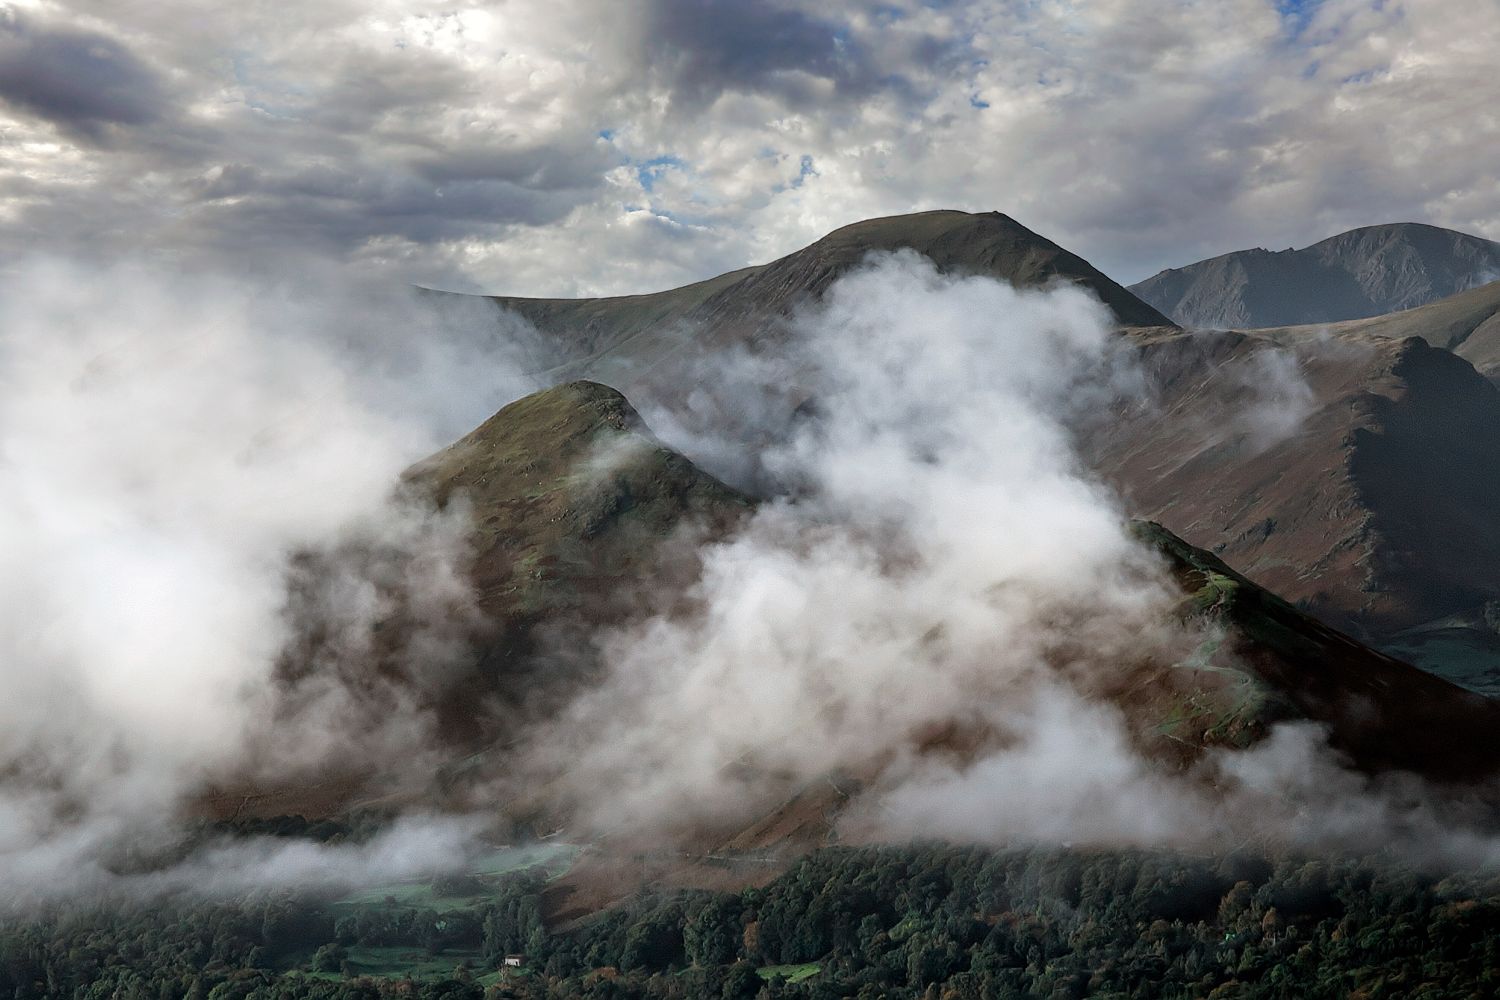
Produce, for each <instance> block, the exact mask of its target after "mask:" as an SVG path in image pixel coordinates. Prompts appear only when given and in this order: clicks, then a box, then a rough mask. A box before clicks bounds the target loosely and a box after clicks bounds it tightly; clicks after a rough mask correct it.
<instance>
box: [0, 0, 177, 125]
mask: <svg viewBox="0 0 1500 1000" xmlns="http://www.w3.org/2000/svg"><path fill="white" fill-rule="evenodd" d="M0 100H3V101H5V102H7V103H9V104H11V105H14V106H16V107H19V108H22V109H25V110H26V111H29V112H31V113H32V114H36V115H40V116H41V117H43V118H45V119H47V120H48V121H50V122H52V123H53V124H54V125H56V126H58V127H59V128H61V129H64V130H66V131H68V132H71V133H74V134H78V135H83V136H89V137H97V136H98V135H99V134H100V133H101V130H102V129H103V128H104V127H105V126H109V125H137V126H138V125H149V124H151V123H153V122H156V121H158V120H160V119H161V118H162V117H163V116H164V115H166V114H167V112H168V109H169V106H170V103H171V101H170V97H169V96H168V92H167V88H166V87H165V86H164V84H163V82H162V79H161V77H160V76H159V75H158V74H157V72H156V71H155V70H153V69H152V68H151V67H150V66H148V65H147V64H146V63H145V62H144V61H143V60H141V59H140V58H138V57H137V56H136V55H135V54H134V53H132V52H131V51H130V49H128V48H126V47H125V46H124V45H123V44H121V43H120V42H119V41H118V40H117V39H114V38H111V37H110V36H108V35H105V34H101V33H99V32H92V31H83V30H78V29H73V28H67V27H54V26H49V25H46V24H38V23H35V22H33V21H32V20H30V19H29V18H25V17H22V16H21V15H20V14H19V13H16V12H0Z"/></svg>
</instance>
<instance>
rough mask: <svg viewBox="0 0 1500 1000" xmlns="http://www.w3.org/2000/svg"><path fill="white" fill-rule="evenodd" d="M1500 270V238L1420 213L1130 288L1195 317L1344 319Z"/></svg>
mask: <svg viewBox="0 0 1500 1000" xmlns="http://www.w3.org/2000/svg"><path fill="white" fill-rule="evenodd" d="M1496 279H1500V243H1495V242H1493V241H1491V240H1486V239H1481V238H1480V237H1477V236H1470V235H1468V234H1466V233H1459V232H1454V231H1452V230H1449V229H1439V228H1437V227H1435V226H1425V225H1419V224H1416V223H1409V222H1403V223H1392V224H1389V225H1381V226H1367V227H1364V228H1361V229H1353V230H1350V231H1349V232H1347V233H1340V234H1339V235H1337V236H1333V237H1330V238H1328V239H1326V240H1323V241H1322V242H1320V243H1314V244H1313V245H1312V246H1309V247H1304V248H1303V249H1301V250H1295V249H1287V250H1282V251H1270V250H1264V249H1255V250H1240V251H1236V252H1234V253H1228V254H1224V255H1222V256H1219V257H1213V258H1210V259H1208V260H1201V261H1198V262H1197V263H1195V264H1188V265H1187V266H1185V267H1178V268H1171V269H1169V270H1166V271H1162V272H1161V273H1160V274H1157V275H1155V276H1153V277H1151V278H1147V279H1146V280H1145V281H1142V282H1140V283H1138V284H1135V285H1131V286H1130V291H1132V292H1134V293H1135V294H1136V295H1137V296H1138V297H1140V298H1141V299H1143V300H1144V301H1146V302H1148V303H1150V304H1151V305H1152V306H1154V307H1156V308H1157V309H1158V310H1160V311H1161V312H1162V313H1164V314H1166V315H1167V316H1170V317H1171V318H1172V319H1173V320H1175V321H1176V322H1178V323H1180V324H1182V325H1183V326H1186V327H1193V328H1198V329H1220V330H1241V329H1254V328H1260V327H1277V326H1294V325H1301V324H1307V323H1335V322H1340V321H1343V320H1351V319H1363V318H1366V317H1370V316H1378V315H1381V314H1383V313H1389V312H1396V311H1398V310H1403V309H1411V308H1415V307H1417V306H1422V305H1426V304H1427V303H1429V302H1434V301H1436V300H1438V299H1441V298H1445V297H1447V296H1449V295H1453V294H1456V293H1458V292H1462V291H1466V290H1468V289H1471V288H1476V287H1478V286H1480V285H1484V284H1487V283H1489V282H1492V281H1495V280H1496Z"/></svg>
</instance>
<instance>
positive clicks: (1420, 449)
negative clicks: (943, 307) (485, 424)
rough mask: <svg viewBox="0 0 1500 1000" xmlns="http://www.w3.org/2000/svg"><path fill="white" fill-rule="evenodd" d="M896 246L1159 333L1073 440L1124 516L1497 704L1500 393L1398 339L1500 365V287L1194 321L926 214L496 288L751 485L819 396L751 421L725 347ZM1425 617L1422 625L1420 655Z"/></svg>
mask: <svg viewBox="0 0 1500 1000" xmlns="http://www.w3.org/2000/svg"><path fill="white" fill-rule="evenodd" d="M1383 228H1389V227H1383ZM1428 228H1429V227H1415V228H1414V229H1413V227H1395V229H1396V231H1397V232H1408V231H1409V230H1410V231H1415V232H1419V233H1420V232H1425V231H1426V230H1427V229H1428ZM1361 232H1362V233H1364V235H1363V236H1361V237H1360V239H1351V240H1347V241H1343V242H1342V243H1340V242H1339V241H1331V242H1332V243H1335V244H1338V245H1339V246H1343V247H1344V248H1345V249H1346V250H1347V249H1348V248H1349V247H1358V246H1360V245H1362V243H1361V241H1362V240H1367V239H1374V235H1373V234H1374V233H1375V232H1378V230H1376V231H1369V232H1366V231H1361ZM1320 246H1322V245H1321V244H1320ZM900 247H907V248H910V249H913V250H916V251H918V252H924V253H931V254H934V255H936V259H937V261H938V263H939V264H940V265H941V266H943V267H946V268H949V269H953V270H963V271H969V272H975V273H989V274H994V275H997V276H999V277H1002V278H1005V279H1007V280H1016V281H1020V282H1022V283H1036V282H1038V281H1045V280H1049V276H1054V277H1055V276H1056V275H1059V274H1061V275H1065V276H1068V277H1069V280H1076V281H1079V282H1081V283H1083V284H1085V285H1086V287H1089V288H1091V289H1092V290H1094V291H1095V292H1096V293H1098V294H1100V295H1102V296H1106V301H1110V302H1112V303H1113V306H1112V307H1113V308H1114V310H1115V313H1116V315H1117V317H1119V318H1122V319H1126V320H1129V321H1131V322H1132V323H1137V324H1146V325H1131V326H1127V327H1125V333H1124V334H1123V338H1124V339H1123V343H1125V344H1127V345H1129V346H1130V347H1131V348H1132V349H1133V350H1135V351H1136V352H1138V361H1139V364H1140V366H1141V369H1142V371H1143V373H1144V375H1145V379H1144V382H1145V384H1146V390H1147V395H1148V396H1149V403H1148V404H1146V405H1144V406H1137V407H1134V408H1131V407H1126V408H1125V409H1124V410H1122V411H1120V412H1119V413H1115V412H1113V411H1112V412H1111V413H1110V414H1109V415H1108V419H1103V420H1099V421H1097V422H1096V423H1095V424H1093V425H1091V426H1089V427H1086V428H1082V429H1081V430H1080V435H1079V437H1080V446H1081V449H1082V451H1083V453H1084V455H1085V457H1086V458H1087V459H1088V462H1089V464H1090V465H1091V467H1092V468H1093V469H1094V470H1095V471H1096V472H1097V473H1098V474H1100V475H1101V476H1103V477H1104V478H1105V479H1107V480H1108V481H1110V482H1111V483H1112V484H1113V485H1114V486H1115V487H1116V488H1117V489H1118V490H1119V491H1120V492H1121V493H1122V494H1123V495H1124V497H1125V498H1126V500H1127V503H1128V505H1129V510H1130V511H1131V512H1132V513H1133V514H1135V515H1137V516H1140V517H1145V518H1150V519H1154V520H1157V521H1160V522H1161V523H1163V524H1165V525H1166V526H1167V527H1168V528H1170V529H1171V530H1173V531H1174V532H1176V533H1178V534H1179V535H1181V536H1182V537H1184V538H1186V539H1187V540H1188V541H1190V542H1192V543H1193V544H1195V545H1198V546H1200V547H1203V548H1207V549H1212V550H1213V551H1215V552H1217V553H1219V554H1221V555H1223V556H1224V558H1226V559H1228V560H1230V561H1231V562H1232V563H1233V564H1235V565H1237V566H1240V567H1242V568H1244V569H1245V570H1246V571H1247V572H1249V573H1250V574H1251V575H1253V576H1255V577H1257V578H1258V579H1262V580H1264V581H1265V582H1266V583H1267V584H1268V585H1269V586H1271V587H1272V589H1273V590H1275V591H1276V592H1278V593H1280V594H1282V595H1284V596H1285V597H1287V598H1288V599H1289V600H1292V601H1294V602H1297V603H1298V604H1299V605H1300V606H1302V607H1305V608H1307V609H1308V610H1309V611H1310V612H1311V613H1313V614H1315V615H1317V616H1318V617H1320V618H1322V619H1323V620H1325V621H1327V622H1328V623H1330V624H1331V625H1333V626H1334V627H1337V628H1340V629H1344V630H1347V631H1351V632H1352V633H1354V634H1356V635H1358V636H1360V637H1361V638H1362V639H1363V640H1365V641H1368V642H1371V643H1374V644H1376V645H1380V646H1389V647H1391V648H1393V649H1399V650H1400V651H1401V652H1402V654H1403V655H1408V656H1414V657H1416V658H1417V659H1418V660H1419V661H1420V662H1421V663H1422V664H1423V665H1424V666H1426V667H1430V668H1432V669H1436V670H1438V671H1440V672H1443V673H1444V674H1445V676H1449V677H1450V678H1454V679H1458V680H1461V681H1462V682H1463V683H1464V684H1466V685H1469V686H1471V687H1474V688H1476V689H1478V690H1484V691H1493V692H1497V693H1500V631H1497V630H1496V629H1495V628H1493V627H1491V626H1490V625H1489V624H1488V622H1489V621H1490V620H1495V621H1500V612H1495V611H1491V610H1487V609H1491V608H1500V604H1495V603H1494V602H1496V601H1500V583H1497V581H1500V452H1497V446H1496V445H1495V444H1493V443H1492V442H1497V441H1500V399H1497V397H1496V394H1495V392H1494V391H1492V390H1491V388H1490V387H1488V386H1487V385H1486V384H1485V380H1484V379H1483V378H1481V377H1479V376H1478V375H1477V374H1476V372H1475V370H1474V368H1473V367H1471V366H1470V365H1469V364H1468V363H1466V362H1465V361H1464V360H1462V359H1461V358H1458V357H1454V355H1453V354H1452V353H1449V352H1448V351H1446V350H1433V349H1428V348H1426V347H1425V346H1424V345H1423V344H1421V343H1419V342H1412V343H1406V344H1403V342H1402V340H1401V338H1407V337H1412V336H1419V337H1423V338H1424V339H1425V340H1427V341H1428V342H1429V343H1430V344H1431V345H1434V346H1435V347H1441V348H1451V349H1453V350H1454V351H1456V352H1457V353H1459V354H1461V355H1464V356H1465V357H1468V358H1470V359H1472V360H1473V361H1474V362H1475V363H1477V364H1480V365H1481V366H1488V365H1492V364H1500V325H1497V324H1500V320H1495V319H1494V317H1495V316H1496V315H1497V314H1500V285H1491V286H1485V287H1481V288H1477V289H1473V290H1470V291H1468V292H1464V293H1461V294H1459V295H1457V296H1453V297H1450V298H1449V299H1444V300H1442V301H1441V302H1437V303H1432V304H1429V305H1427V306H1423V307H1420V308H1418V309H1413V310H1409V311H1406V312H1402V313H1395V314H1391V315H1389V316H1382V317H1376V318H1372V319H1365V320H1357V321H1351V322H1349V323H1346V324H1342V325H1338V324H1335V325H1333V326H1329V327H1326V328H1325V327H1299V328H1294V329H1282V330H1266V331H1264V332H1259V333H1252V332H1239V333H1224V332H1214V331H1199V330H1191V329H1180V328H1176V327H1172V326H1169V325H1165V324H1164V323H1163V321H1162V317H1160V316H1159V315H1157V314H1154V313H1151V312H1150V311H1149V307H1144V306H1140V305H1139V304H1134V305H1133V304H1132V302H1133V300H1131V299H1130V298H1129V293H1128V292H1126V291H1125V290H1123V289H1121V288H1119V286H1117V285H1114V284H1113V283H1112V282H1109V281H1108V279H1107V278H1103V277H1102V276H1100V275H1098V272H1097V271H1095V270H1094V269H1093V268H1091V267H1090V266H1089V265H1087V264H1086V263H1084V262H1082V261H1080V260H1079V259H1078V258H1077V257H1075V256H1074V255H1072V254H1068V253H1067V252H1066V251H1063V250H1061V249H1060V248H1058V247H1056V246H1055V245H1054V244H1051V243H1049V242H1047V241H1045V240H1043V239H1041V237H1038V236H1036V235H1035V234H1031V233H1029V232H1027V231H1026V230H1024V229H1023V228H1021V227H1020V226H1018V225H1017V224H1016V223H1014V222H1013V221H1012V220H1010V219H1008V218H1006V217H1005V216H1002V215H996V214H989V215H967V214H965V213H961V212H929V213H922V214H919V215H914V216H898V217H894V218H889V219H876V220H871V221H870V222H867V223H858V224H856V225H853V226H849V227H845V228H844V229H841V230H839V231H837V232H835V233H833V234H830V235H829V236H828V237H826V238H825V239H823V240H820V241H818V242H817V243H815V244H813V245H812V246H811V247H808V248H807V249H806V250H803V251H799V252H798V253H796V254H792V255H791V256H789V257H787V258H784V259H783V260H780V261H777V262H775V263H773V264H769V265H765V266H763V267H758V268H751V269H747V270H743V271H736V272H732V273H730V274H726V275H723V276H721V277H719V278H715V279H711V280H709V281H706V282H702V283H700V284H698V285H693V286H688V287H687V288H684V289H678V290H676V291H673V292H664V293H659V294H656V295H645V296H635V297H627V298H621V299H590V300H577V301H565V300H533V299H503V300H497V301H499V302H501V303H502V304H503V305H505V306H506V307H507V308H511V309H514V310H516V311H519V312H521V313H522V314H523V315H525V316H526V317H527V318H528V319H530V320H531V321H532V322H533V323H534V324H536V325H537V327H538V329H539V330H540V331H541V333H542V335H543V338H544V339H545V340H546V341H547V342H548V343H550V344H553V345H555V346H554V347H553V348H552V351H553V355H554V359H556V358H559V357H568V358H572V359H573V360H570V361H566V362H564V363H562V364H560V365H556V366H554V367H552V368H549V369H547V370H544V371H542V372H540V373H539V378H541V379H542V380H543V381H544V382H550V381H554V380H567V379H573V378H589V379H594V380H598V381H602V382H608V383H610V384H613V385H618V386H620V387H621V388H622V390H623V391H624V392H625V393H626V394H627V395H629V396H630V397H631V398H632V399H633V400H634V401H635V402H636V403H637V405H639V406H640V407H641V409H642V412H643V413H644V414H645V415H646V417H647V419H649V420H651V421H653V422H654V423H657V424H658V426H662V427H670V428H672V430H673V440H675V441H678V442H680V444H681V446H682V447H683V448H684V449H685V450H686V451H687V453H688V454H689V456H690V457H692V458H693V459H694V460H695V461H697V462H700V463H704V464H706V465H707V467H708V468H710V469H712V470H713V471H714V472H715V473H716V474H718V475H720V476H724V477H727V478H728V479H729V480H730V481H732V482H734V483H735V484H736V485H738V486H740V487H741V488H744V489H748V490H751V491H759V490H762V489H765V488H774V484H769V487H768V484H766V483H765V482H763V481H761V480H759V479H757V478H756V475H755V474H754V472H753V470H752V471H751V472H748V473H747V472H745V471H744V470H742V469H740V468H736V467H735V466H734V465H733V464H732V461H731V462H729V463H726V462H725V460H724V454H723V453H726V452H727V453H728V455H729V456H730V458H731V459H735V458H742V457H743V456H745V455H749V454H752V453H754V451H755V449H756V448H758V447H759V446H760V445H762V444H764V443H765V442H766V441H769V440H775V439H777V437H778V436H779V435H781V434H784V433H785V432H786V429H787V427H788V426H790V421H791V419H792V418H793V415H794V410H796V409H797V408H798V407H804V408H805V406H806V403H807V400H806V397H805V395H799V394H798V393H799V391H800V390H797V389H796V385H795V382H796V380H795V377H788V378H785V379H783V380H782V381H780V382H778V383H777V384H775V385H768V386H765V387H764V392H765V394H766V398H765V399H764V400H760V401H758V403H757V405H756V406H755V407H753V408H752V410H753V412H749V413H747V412H746V409H747V408H746V407H745V405H744V401H743V400H744V393H743V392H742V391H739V392H736V391H733V390H732V389H731V388H729V387H726V386H725V385H724V384H723V382H722V378H721V376H720V375H719V374H718V373H719V366H720V365H722V364H723V359H724V358H725V357H732V356H734V354H735V352H736V351H742V350H746V349H749V350H755V351H759V352H762V353H769V354H771V355H773V356H776V355H779V354H780V353H782V352H779V351H778V348H777V344H776V340H775V338H776V337H777V336H782V335H784V334H782V333H778V328H777V323H778V321H779V319H780V318H781V317H782V316H784V315H785V313H786V311H787V310H788V309H790V308H792V307H793V306H794V305H795V304H796V303H799V302H807V301H813V300H815V299H816V297H817V296H818V295H819V294H820V293H821V292H822V291H823V290H824V289H826V288H827V286H828V284H829V283H830V282H831V281H832V280H833V279H834V277H835V276H836V275H837V274H839V273H842V272H843V271H844V270H847V268H849V267H851V266H853V265H854V264H856V263H857V262H859V261H860V260H862V259H864V257H865V256H866V255H867V254H868V253H869V252H871V251H877V250H889V249H892V248H900ZM1331 252H1332V251H1330V253H1331ZM1392 253H1394V250H1393V251H1392ZM1376 256H1377V257H1378V256H1379V255H1378V254H1377V255H1376ZM1388 256H1389V255H1388ZM1122 296H1123V297H1124V298H1122ZM1485 370H1493V369H1490V368H1488V367H1486V368H1485ZM739 389H740V390H742V389H743V387H739ZM704 441H711V442H714V445H713V447H712V448H705V447H702V446H700V445H699V442H704ZM725 442H728V446H727V447H726V446H725ZM1417 484H1421V485H1420V488H1419V487H1418V485H1417ZM1424 512H1425V513H1424ZM1434 623H1447V624H1444V625H1441V626H1440V627H1439V626H1435V625H1434ZM1454 623H1459V624H1454ZM1435 627H1436V628H1438V632H1437V633H1432V632H1431V631H1430V630H1431V629H1432V628H1435ZM1455 628H1457V629H1459V630H1460V632H1461V633H1462V635H1463V641H1462V642H1457V641H1456V636H1457V635H1458V634H1459V633H1456V632H1454V631H1453V630H1454V629H1455ZM1412 629H1418V630H1425V631H1422V633H1421V634H1422V635H1423V636H1426V637H1427V638H1426V639H1424V640H1423V642H1422V643H1421V644H1420V648H1419V646H1416V645H1413V644H1412V641H1411V634H1410V631H1409V630H1412ZM1433 635H1437V636H1438V640H1433V641H1428V640H1429V639H1431V638H1432V636H1433ZM1439 640H1440V641H1439Z"/></svg>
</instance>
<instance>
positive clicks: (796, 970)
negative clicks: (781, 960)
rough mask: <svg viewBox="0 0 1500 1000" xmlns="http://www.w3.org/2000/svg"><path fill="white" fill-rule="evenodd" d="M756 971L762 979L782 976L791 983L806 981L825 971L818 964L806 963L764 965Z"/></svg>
mask: <svg viewBox="0 0 1500 1000" xmlns="http://www.w3.org/2000/svg"><path fill="white" fill-rule="evenodd" d="M755 971H756V973H757V974H758V975H759V976H760V978H762V979H765V980H771V979H775V978H776V977H777V976H780V977H781V978H782V979H785V980H786V981H787V982H789V983H800V982H802V980H804V979H811V978H812V977H813V976H816V975H817V974H818V973H819V972H821V971H823V967H822V966H821V965H819V964H818V963H817V962H804V963H802V964H801V965H762V966H761V967H760V968H758V969H756V970H755Z"/></svg>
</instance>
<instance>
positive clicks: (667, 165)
mask: <svg viewBox="0 0 1500 1000" xmlns="http://www.w3.org/2000/svg"><path fill="white" fill-rule="evenodd" d="M686 169H687V163H685V162H684V161H683V160H682V158H681V157H678V156H673V155H671V154H668V155H666V156H653V157H652V158H651V159H649V160H642V161H640V162H639V163H637V164H636V165H635V176H636V179H637V180H639V181H640V182H641V187H642V188H643V189H645V191H646V193H647V194H650V193H651V192H652V191H654V190H655V189H656V182H657V181H658V180H660V179H661V176H662V175H663V174H665V173H666V172H667V171H668V170H686Z"/></svg>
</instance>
